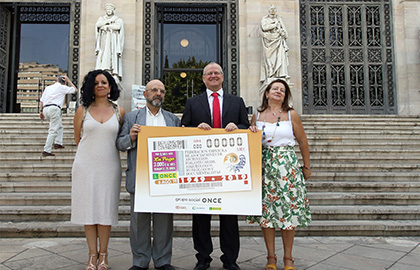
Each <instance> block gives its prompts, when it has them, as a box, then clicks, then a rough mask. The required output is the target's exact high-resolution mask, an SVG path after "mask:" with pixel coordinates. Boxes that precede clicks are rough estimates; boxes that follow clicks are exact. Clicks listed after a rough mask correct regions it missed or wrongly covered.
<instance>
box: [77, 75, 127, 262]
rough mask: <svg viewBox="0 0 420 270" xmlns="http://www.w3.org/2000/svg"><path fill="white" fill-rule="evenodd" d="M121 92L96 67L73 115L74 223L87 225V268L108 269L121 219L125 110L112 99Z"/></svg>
mask: <svg viewBox="0 0 420 270" xmlns="http://www.w3.org/2000/svg"><path fill="white" fill-rule="evenodd" d="M119 95H120V91H119V89H118V86H117V84H116V83H115V80H114V78H113V77H112V76H111V75H110V74H109V73H108V72H107V71H104V70H94V71H91V72H89V73H88V74H87V75H86V76H85V78H84V81H83V86H82V88H81V104H82V106H80V107H79V108H78V109H77V111H76V114H75V116H74V139H75V141H76V145H77V152H76V157H75V159H74V163H73V168H72V194H71V222H72V223H76V224H82V225H84V228H85V235H86V240H87V244H88V246H89V260H88V263H87V265H86V270H96V269H98V270H106V269H108V258H107V257H108V242H109V237H110V233H111V226H112V225H116V224H117V223H118V203H119V197H120V187H121V161H120V155H119V152H118V150H117V148H116V143H115V142H116V138H117V136H118V132H119V128H120V126H121V124H122V118H123V116H124V113H125V112H124V109H123V108H122V107H119V106H118V105H117V104H115V103H114V102H113V101H116V100H117V99H118V97H119ZM98 238H99V251H98Z"/></svg>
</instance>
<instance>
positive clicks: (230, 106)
mask: <svg viewBox="0 0 420 270" xmlns="http://www.w3.org/2000/svg"><path fill="white" fill-rule="evenodd" d="M202 122H205V123H207V124H209V125H210V126H213V123H212V120H211V114H210V107H209V101H208V98H207V93H206V92H205V93H203V94H200V95H198V96H195V97H193V98H190V99H188V100H187V103H186V104H185V109H184V114H183V115H182V119H181V125H184V126H186V127H197V126H198V125H199V124H200V123H202ZM230 122H233V123H235V124H236V125H237V126H238V128H241V129H247V128H248V127H249V121H248V113H247V111H246V107H245V103H244V101H243V99H242V98H241V97H237V96H233V95H230V94H227V93H224V94H223V108H222V128H224V127H226V126H227V124H229V123H230Z"/></svg>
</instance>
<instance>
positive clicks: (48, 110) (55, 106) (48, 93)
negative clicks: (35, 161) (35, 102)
mask: <svg viewBox="0 0 420 270" xmlns="http://www.w3.org/2000/svg"><path fill="white" fill-rule="evenodd" d="M66 83H68V84H69V85H70V86H67V85H66ZM76 92H77V88H76V86H74V84H73V83H72V82H71V81H70V80H69V78H68V77H67V76H65V75H62V76H58V78H57V82H56V83H54V84H53V85H50V86H47V87H46V88H45V90H44V92H43V93H42V96H41V99H40V101H41V102H40V107H41V108H42V109H41V112H40V114H39V117H40V118H41V119H42V120H44V119H47V120H48V121H50V128H49V129H48V136H47V140H46V142H45V145H44V151H43V152H42V156H44V157H48V156H55V155H54V154H53V153H51V150H52V148H53V147H54V149H61V148H64V146H63V124H62V117H61V108H62V107H63V102H64V98H65V97H66V95H67V94H74V93H76ZM53 143H54V145H53Z"/></svg>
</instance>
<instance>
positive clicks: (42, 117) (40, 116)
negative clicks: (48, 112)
mask: <svg viewBox="0 0 420 270" xmlns="http://www.w3.org/2000/svg"><path fill="white" fill-rule="evenodd" d="M39 118H41V120H44V119H45V116H44V113H43V112H42V111H41V112H40V113H39Z"/></svg>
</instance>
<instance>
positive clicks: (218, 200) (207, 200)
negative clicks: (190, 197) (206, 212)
mask: <svg viewBox="0 0 420 270" xmlns="http://www.w3.org/2000/svg"><path fill="white" fill-rule="evenodd" d="M201 202H202V203H222V198H202V199H201Z"/></svg>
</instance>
